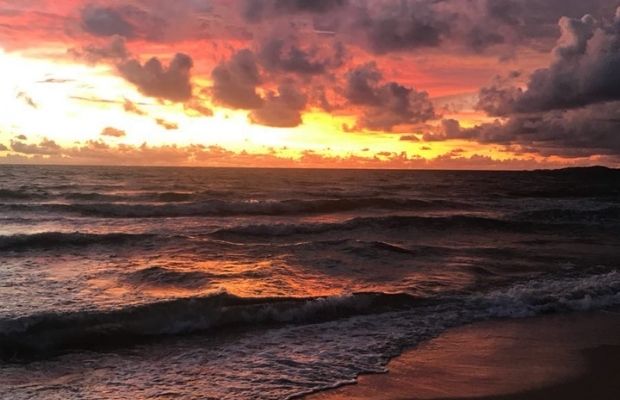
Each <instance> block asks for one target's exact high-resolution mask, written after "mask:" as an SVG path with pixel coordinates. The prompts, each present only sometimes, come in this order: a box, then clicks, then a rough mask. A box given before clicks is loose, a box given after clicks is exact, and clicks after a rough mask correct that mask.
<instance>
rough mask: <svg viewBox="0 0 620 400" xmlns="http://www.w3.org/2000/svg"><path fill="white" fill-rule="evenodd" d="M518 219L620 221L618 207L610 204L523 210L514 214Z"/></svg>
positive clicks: (560, 221) (590, 221) (576, 221)
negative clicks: (603, 206)
mask: <svg viewBox="0 0 620 400" xmlns="http://www.w3.org/2000/svg"><path fill="white" fill-rule="evenodd" d="M515 218H516V219H518V220H529V221H541V220H543V221H550V222H556V223H603V224H608V223H610V222H616V223H617V222H620V207H617V206H612V207H606V208H599V209H595V210H579V209H563V208H552V209H543V210H534V211H524V212H520V213H518V214H516V216H515Z"/></svg>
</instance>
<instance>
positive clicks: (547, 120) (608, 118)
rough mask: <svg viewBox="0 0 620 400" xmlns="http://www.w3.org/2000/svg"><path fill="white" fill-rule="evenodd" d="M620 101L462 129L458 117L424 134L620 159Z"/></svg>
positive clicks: (550, 152)
mask: <svg viewBox="0 0 620 400" xmlns="http://www.w3.org/2000/svg"><path fill="white" fill-rule="evenodd" d="M618 115H620V102H611V103H604V104H594V105H591V106H588V107H583V108H577V109H568V110H555V111H550V112H544V113H535V114H519V115H515V116H512V117H510V118H508V119H507V120H505V121H499V120H497V121H495V122H492V123H486V124H481V125H478V126H475V127H473V128H463V127H461V126H460V124H459V122H458V121H456V120H444V121H442V126H441V128H440V129H439V132H437V133H434V134H426V135H424V140H426V141H443V140H452V139H464V140H470V141H476V142H479V143H485V144H488V143H494V144H500V145H503V146H507V147H508V148H511V146H518V148H516V149H515V148H511V149H512V150H514V151H521V152H529V153H538V154H541V155H544V156H561V157H588V156H591V155H607V156H614V157H617V158H620V135H618V132H620V117H618Z"/></svg>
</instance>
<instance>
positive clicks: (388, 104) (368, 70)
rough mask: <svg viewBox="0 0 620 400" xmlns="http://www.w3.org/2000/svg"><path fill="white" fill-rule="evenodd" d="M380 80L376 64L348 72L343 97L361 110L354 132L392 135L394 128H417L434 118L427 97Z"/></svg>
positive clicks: (362, 66) (411, 89)
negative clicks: (408, 126)
mask: <svg viewBox="0 0 620 400" xmlns="http://www.w3.org/2000/svg"><path fill="white" fill-rule="evenodd" d="M381 80H382V74H381V72H380V71H379V70H378V69H377V65H376V64H375V63H368V64H364V65H361V66H358V67H356V68H354V69H352V70H350V71H349V72H348V74H347V81H346V87H345V90H344V97H345V98H346V99H347V100H348V101H349V102H350V103H351V104H352V105H354V106H361V108H362V110H363V113H362V115H361V116H360V117H359V118H358V120H357V128H359V129H370V130H385V131H391V130H392V129H393V128H394V127H395V126H397V125H411V124H417V123H420V122H425V121H428V120H430V119H434V118H435V117H436V115H435V110H434V107H433V104H432V103H431V101H430V100H429V97H428V93H426V92H418V91H417V90H415V89H413V88H409V87H405V86H403V85H400V84H399V83H396V82H387V83H381Z"/></svg>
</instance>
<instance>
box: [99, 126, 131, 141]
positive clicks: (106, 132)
mask: <svg viewBox="0 0 620 400" xmlns="http://www.w3.org/2000/svg"><path fill="white" fill-rule="evenodd" d="M100 135H101V136H108V137H114V138H121V137H125V136H127V133H125V131H123V130H121V129H116V128H112V127H107V128H104V129H103V130H102V131H101V134H100Z"/></svg>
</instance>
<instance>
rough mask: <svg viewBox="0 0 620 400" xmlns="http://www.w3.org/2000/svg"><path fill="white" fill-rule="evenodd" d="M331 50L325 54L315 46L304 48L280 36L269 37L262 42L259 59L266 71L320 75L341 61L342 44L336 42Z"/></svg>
mask: <svg viewBox="0 0 620 400" xmlns="http://www.w3.org/2000/svg"><path fill="white" fill-rule="evenodd" d="M331 50H332V54H329V55H328V56H325V55H324V54H323V55H322V54H320V53H321V51H320V49H319V48H318V47H316V46H315V47H314V48H311V49H309V50H306V49H302V48H301V47H299V46H298V45H297V44H294V43H287V41H285V40H284V39H282V38H270V39H268V40H266V41H265V42H264V43H263V44H262V46H261V49H260V52H259V59H260V63H261V65H262V66H263V67H264V68H265V69H267V70H268V71H280V72H290V73H296V74H300V75H320V74H324V73H325V72H326V71H327V70H328V69H330V68H337V67H339V66H341V65H342V63H343V60H344V58H345V54H346V50H345V48H344V46H343V45H342V44H341V43H339V42H338V43H336V44H335V45H334V46H333V48H332V49H331Z"/></svg>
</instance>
